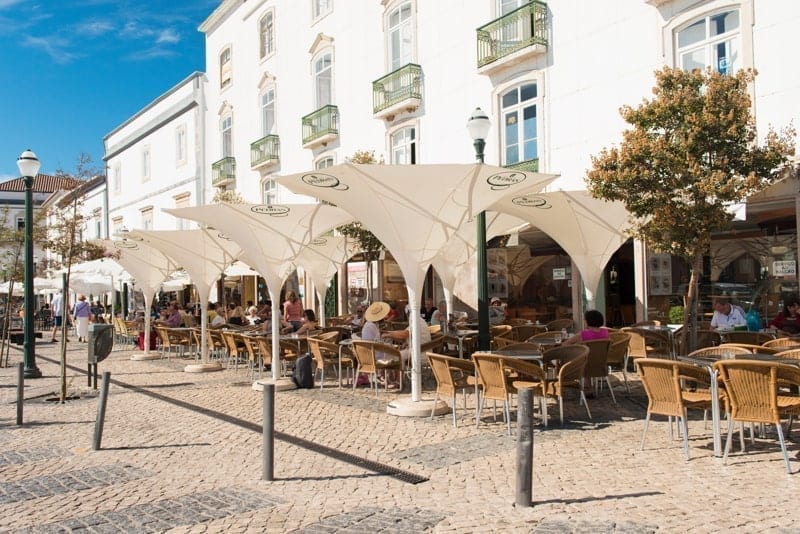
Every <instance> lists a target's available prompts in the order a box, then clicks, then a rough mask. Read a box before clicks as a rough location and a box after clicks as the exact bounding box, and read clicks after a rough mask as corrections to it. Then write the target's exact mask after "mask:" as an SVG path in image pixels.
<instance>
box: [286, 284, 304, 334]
mask: <svg viewBox="0 0 800 534" xmlns="http://www.w3.org/2000/svg"><path fill="white" fill-rule="evenodd" d="M283 319H284V320H285V321H286V322H288V323H289V324H291V325H292V331H293V332H297V329H298V328H300V326H301V325H302V324H303V303H302V302H300V299H298V298H297V294H296V293H295V292H294V291H289V293H287V294H286V302H284V303H283Z"/></svg>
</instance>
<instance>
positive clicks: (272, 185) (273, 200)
mask: <svg viewBox="0 0 800 534" xmlns="http://www.w3.org/2000/svg"><path fill="white" fill-rule="evenodd" d="M261 202H262V203H264V204H266V205H267V206H271V205H273V204H277V203H278V202H280V198H279V195H278V183H277V182H276V181H275V179H274V178H272V177H271V176H270V177H267V178H265V179H264V180H263V181H262V182H261Z"/></svg>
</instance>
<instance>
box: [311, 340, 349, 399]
mask: <svg viewBox="0 0 800 534" xmlns="http://www.w3.org/2000/svg"><path fill="white" fill-rule="evenodd" d="M308 350H309V351H310V352H311V355H312V356H314V361H316V362H317V371H319V372H320V380H319V389H320V390H321V389H322V388H323V387H324V385H325V368H326V367H327V368H333V369H338V366H339V346H338V345H336V344H335V343H331V342H329V341H325V340H323V339H320V338H319V337H309V338H308ZM341 363H342V365H343V366H345V367H349V368H350V369H351V370H352V368H353V360H351V359H350V358H348V357H346V356H342V361H341ZM348 375H349V371H348ZM337 377H338V378H339V380H341V378H342V377H340V376H338V374H337Z"/></svg>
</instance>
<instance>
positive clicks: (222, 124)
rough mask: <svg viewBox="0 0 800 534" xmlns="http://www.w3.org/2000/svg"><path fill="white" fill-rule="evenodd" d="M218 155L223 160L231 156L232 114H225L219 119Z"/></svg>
mask: <svg viewBox="0 0 800 534" xmlns="http://www.w3.org/2000/svg"><path fill="white" fill-rule="evenodd" d="M219 139H220V153H221V154H222V157H223V158H227V157H230V156H233V113H231V112H227V113H225V114H223V115H222V116H221V117H220V119H219Z"/></svg>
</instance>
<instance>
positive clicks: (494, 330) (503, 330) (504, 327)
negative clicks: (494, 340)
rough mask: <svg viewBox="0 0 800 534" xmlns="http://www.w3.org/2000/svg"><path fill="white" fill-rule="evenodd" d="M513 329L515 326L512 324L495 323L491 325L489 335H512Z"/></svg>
mask: <svg viewBox="0 0 800 534" xmlns="http://www.w3.org/2000/svg"><path fill="white" fill-rule="evenodd" d="M513 329H514V327H513V326H511V325H510V324H498V325H494V326H491V327H489V336H490V337H495V336H505V337H511V331H512V330H513Z"/></svg>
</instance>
